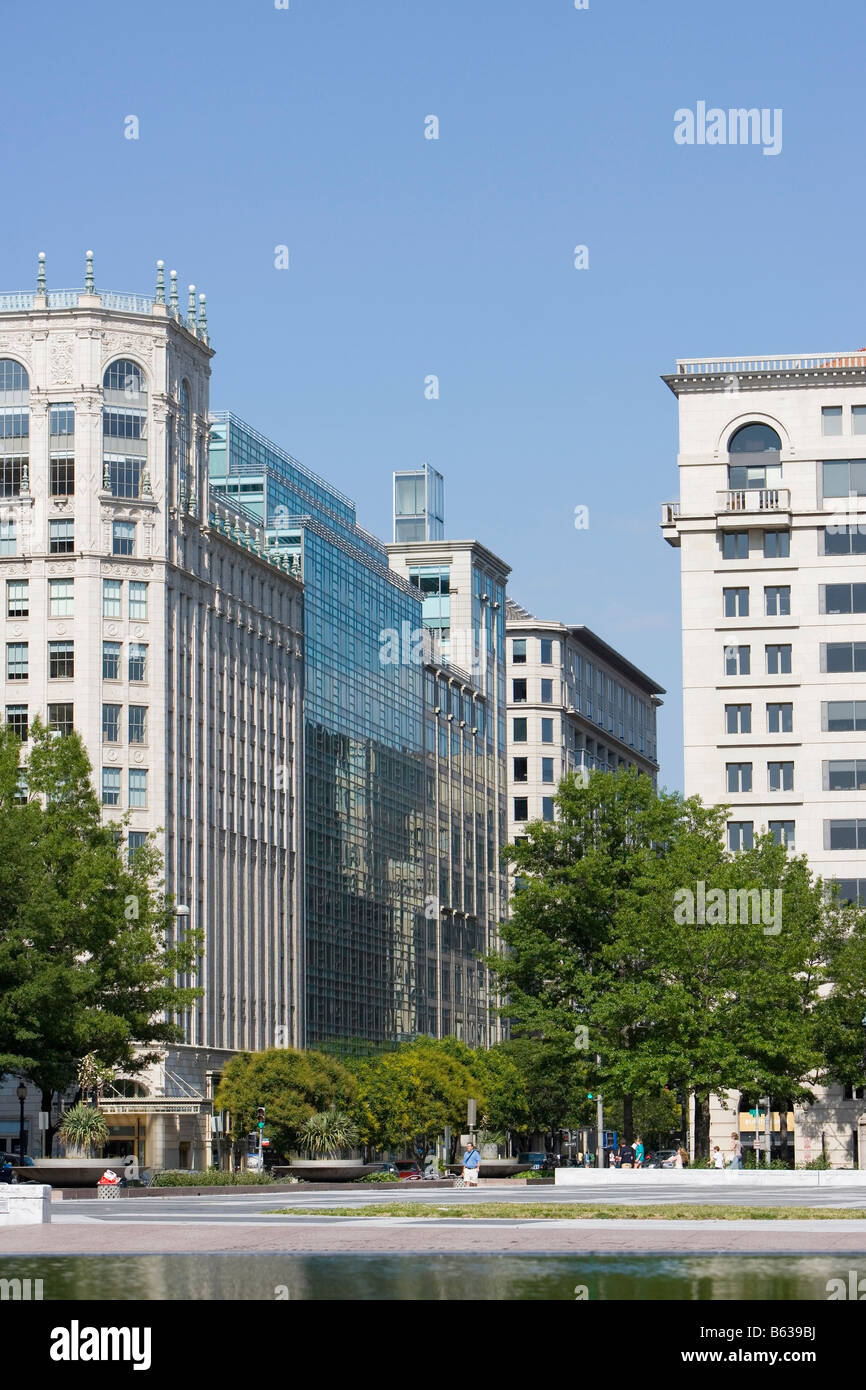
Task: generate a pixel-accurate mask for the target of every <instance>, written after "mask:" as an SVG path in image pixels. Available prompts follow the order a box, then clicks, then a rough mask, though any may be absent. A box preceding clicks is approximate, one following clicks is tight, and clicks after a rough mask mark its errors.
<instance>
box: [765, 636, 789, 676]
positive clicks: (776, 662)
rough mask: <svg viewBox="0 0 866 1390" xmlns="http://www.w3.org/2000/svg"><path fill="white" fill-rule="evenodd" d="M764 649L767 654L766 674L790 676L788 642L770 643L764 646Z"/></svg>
mask: <svg viewBox="0 0 866 1390" xmlns="http://www.w3.org/2000/svg"><path fill="white" fill-rule="evenodd" d="M764 651H765V652H766V656H767V675H768V676H790V674H791V647H790V644H789V643H787V642H785V643H781V644H779V643H772V644H771V645H770V646H767V647H765V648H764Z"/></svg>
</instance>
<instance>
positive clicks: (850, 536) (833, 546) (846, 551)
mask: <svg viewBox="0 0 866 1390" xmlns="http://www.w3.org/2000/svg"><path fill="white" fill-rule="evenodd" d="M818 538H819V541H823V554H824V555H866V524H859V525H856V526H848V525H839V526H824V527H822V528H821V529H820V530H819V532H818Z"/></svg>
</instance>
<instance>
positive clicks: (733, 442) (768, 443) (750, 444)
mask: <svg viewBox="0 0 866 1390" xmlns="http://www.w3.org/2000/svg"><path fill="white" fill-rule="evenodd" d="M781 452H782V441H781V439H780V438H779V436H778V435H777V433H776V431H775V430H774V429H772V428H771V427H770V425H763V424H759V423H757V422H755V423H754V424H751V425H741V426H740V428H739V429H738V430H736V431H735V432H734V433H733V434H732V435H731V438H730V440H729V441H728V453H729V454H780V453H781Z"/></svg>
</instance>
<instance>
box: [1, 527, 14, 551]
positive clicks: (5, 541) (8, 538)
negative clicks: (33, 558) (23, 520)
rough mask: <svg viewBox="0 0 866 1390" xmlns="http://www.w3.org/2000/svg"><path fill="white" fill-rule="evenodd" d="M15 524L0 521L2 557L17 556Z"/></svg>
mask: <svg viewBox="0 0 866 1390" xmlns="http://www.w3.org/2000/svg"><path fill="white" fill-rule="evenodd" d="M17 554H18V548H17V545H16V541H15V522H14V521H0V555H17Z"/></svg>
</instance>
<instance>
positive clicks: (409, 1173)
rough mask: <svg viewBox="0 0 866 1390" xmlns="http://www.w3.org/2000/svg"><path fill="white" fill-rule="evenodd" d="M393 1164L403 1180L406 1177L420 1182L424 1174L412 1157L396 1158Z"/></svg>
mask: <svg viewBox="0 0 866 1390" xmlns="http://www.w3.org/2000/svg"><path fill="white" fill-rule="evenodd" d="M394 1166H395V1167H396V1169H397V1172H398V1173H399V1174H400V1177H401V1179H403V1181H406V1180H407V1179H408V1180H409V1181H410V1182H420V1180H421V1178H422V1177H423V1176H424V1175H423V1173H422V1172H421V1169H420V1168H419V1167H418V1164H417V1163H416V1162H415V1160H414V1159H412V1158H406V1159H398V1160H397V1163H396V1164H395V1165H394Z"/></svg>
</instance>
